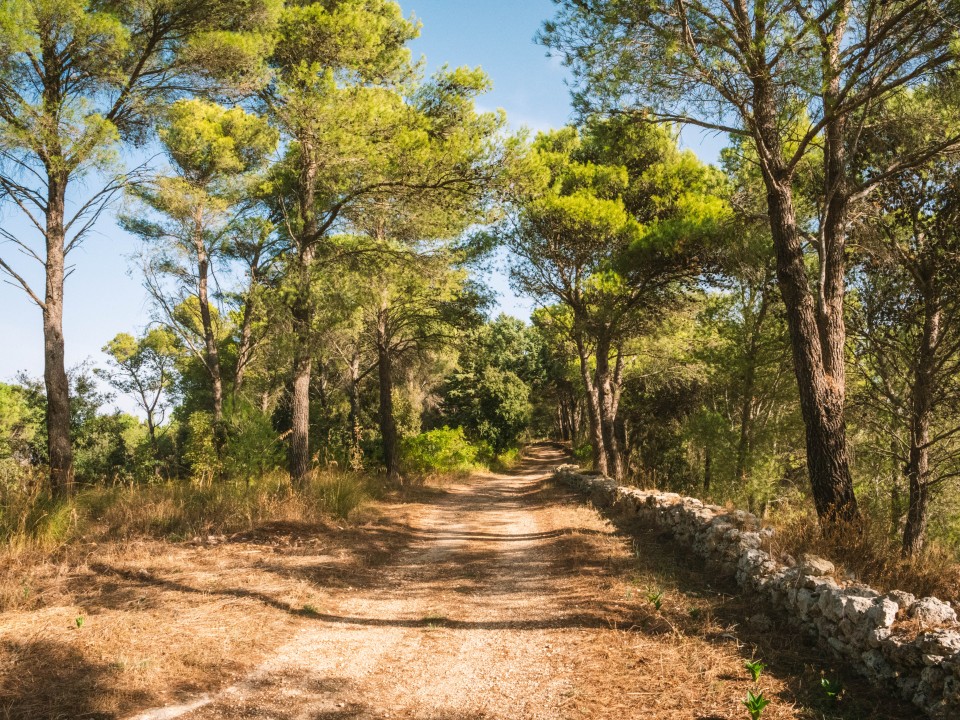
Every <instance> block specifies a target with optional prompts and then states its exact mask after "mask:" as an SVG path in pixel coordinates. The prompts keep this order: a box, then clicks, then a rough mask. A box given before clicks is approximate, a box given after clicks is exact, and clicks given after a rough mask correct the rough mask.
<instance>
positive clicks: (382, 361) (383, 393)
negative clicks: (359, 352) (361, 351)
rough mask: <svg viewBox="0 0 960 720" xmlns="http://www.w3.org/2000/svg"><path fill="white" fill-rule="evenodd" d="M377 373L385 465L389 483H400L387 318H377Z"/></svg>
mask: <svg viewBox="0 0 960 720" xmlns="http://www.w3.org/2000/svg"><path fill="white" fill-rule="evenodd" d="M376 344H377V372H378V377H379V381H380V382H379V384H380V438H381V440H382V442H383V464H384V467H385V468H386V470H387V481H388V482H391V483H395V484H396V483H399V482H400V481H401V478H400V459H399V457H398V450H397V422H396V419H395V418H394V416H393V358H392V357H391V355H390V338H389V335H388V333H387V325H386V317H385V316H384V313H382V312H381V313H380V315H379V317H378V318H377V338H376Z"/></svg>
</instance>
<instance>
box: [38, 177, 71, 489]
mask: <svg viewBox="0 0 960 720" xmlns="http://www.w3.org/2000/svg"><path fill="white" fill-rule="evenodd" d="M65 196H66V180H65V179H63V180H60V179H56V178H54V177H51V178H50V180H49V185H48V192H47V217H46V222H47V227H46V236H47V237H46V242H47V262H46V292H45V297H44V306H43V363H44V366H43V381H44V386H45V389H46V393H47V455H48V459H49V462H50V493H51V494H52V495H53V496H54V497H56V498H66V497H69V496H70V495H71V494H72V492H73V480H74V467H73V443H72V440H71V437H70V381H69V379H68V377H67V368H66V359H65V348H64V339H63V283H64V279H65V260H66V257H65V252H64V250H65V240H66V238H65V229H64V198H65Z"/></svg>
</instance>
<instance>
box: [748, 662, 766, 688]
mask: <svg viewBox="0 0 960 720" xmlns="http://www.w3.org/2000/svg"><path fill="white" fill-rule="evenodd" d="M743 666H744V667H745V668H746V669H747V670H748V671H749V672H750V677H751V678H753V682H754V683H756V682H757V681H758V680H759V679H760V676H761V675H762V674H763V669H764V668H765V667H766V665H764V664H763V663H762V662H761V661H760V660H747V661H745V662H744V663H743Z"/></svg>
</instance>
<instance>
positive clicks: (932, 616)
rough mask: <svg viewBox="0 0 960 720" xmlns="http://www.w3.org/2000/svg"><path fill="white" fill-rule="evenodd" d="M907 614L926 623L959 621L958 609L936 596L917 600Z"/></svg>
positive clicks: (938, 623)
mask: <svg viewBox="0 0 960 720" xmlns="http://www.w3.org/2000/svg"><path fill="white" fill-rule="evenodd" d="M907 615H908V616H909V617H912V618H915V619H917V620H919V621H920V622H921V623H922V624H924V625H946V624H947V623H955V622H956V621H957V612H956V610H954V609H953V608H952V607H950V605H948V604H947V603H945V602H943V601H941V600H938V599H937V598H934V597H925V598H921V599H920V600H917V601H916V602H915V603H913V604H912V605H911V606H910V608H909V609H908V610H907Z"/></svg>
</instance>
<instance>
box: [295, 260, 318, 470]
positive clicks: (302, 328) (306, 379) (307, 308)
mask: <svg viewBox="0 0 960 720" xmlns="http://www.w3.org/2000/svg"><path fill="white" fill-rule="evenodd" d="M298 264H299V266H300V267H299V268H298V270H299V274H300V277H299V279H298V281H299V282H298V285H299V287H298V288H297V296H296V298H295V299H294V301H293V307H292V308H291V310H292V312H291V315H292V317H293V338H294V348H293V396H292V397H291V402H290V405H291V411H292V417H291V426H290V476H291V478H293V483H294V485H296V486H297V487H301V488H302V487H304V486H305V485H306V484H307V482H308V481H309V479H310V471H311V470H312V469H313V463H312V462H311V459H310V378H311V374H312V372H313V304H312V302H311V297H310V268H311V265H312V264H313V249H312V246H311V247H307V248H306V249H305V250H304V252H302V253H301V254H300V257H299V258H298Z"/></svg>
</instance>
